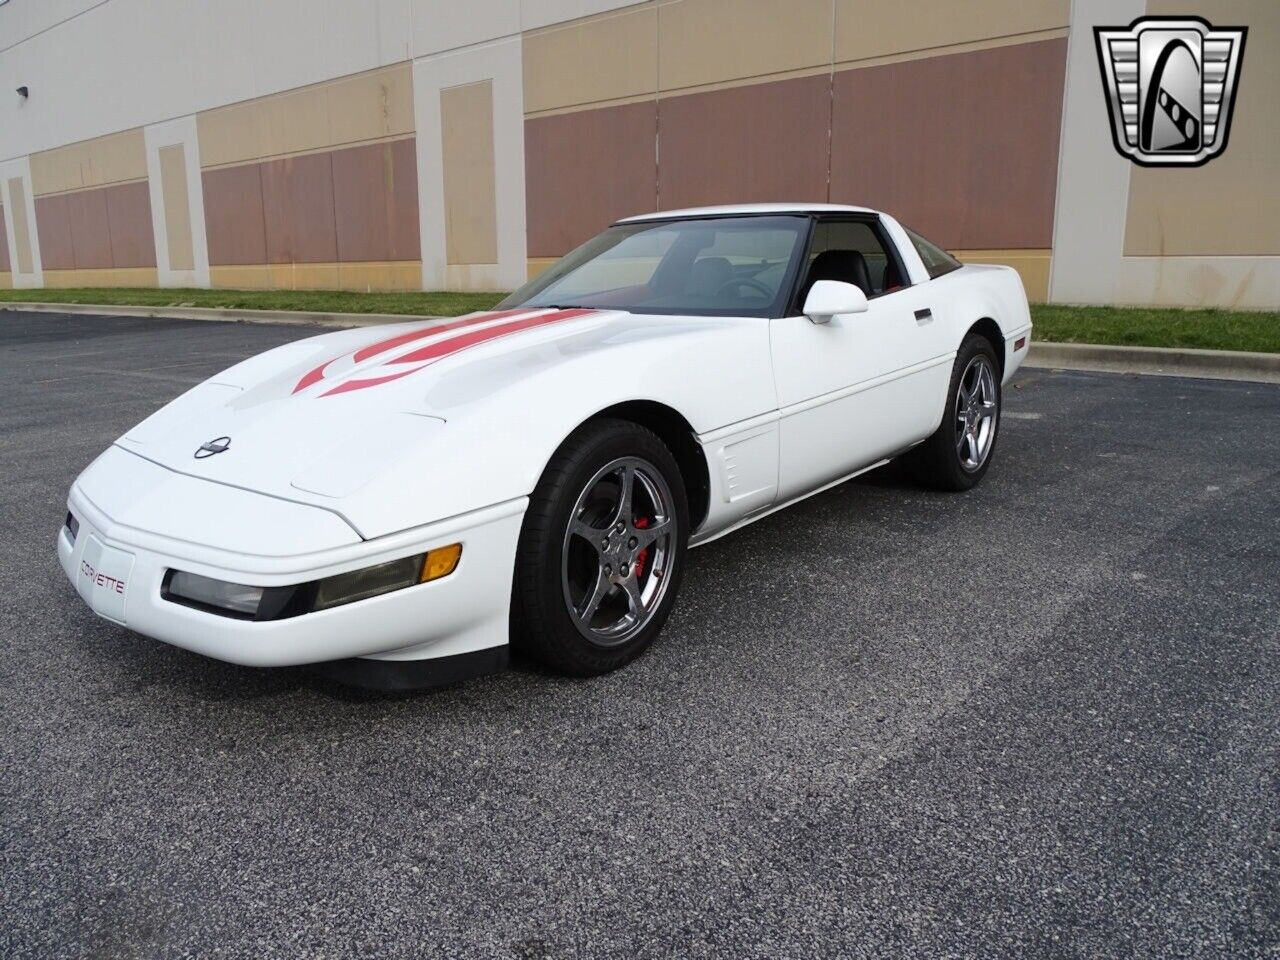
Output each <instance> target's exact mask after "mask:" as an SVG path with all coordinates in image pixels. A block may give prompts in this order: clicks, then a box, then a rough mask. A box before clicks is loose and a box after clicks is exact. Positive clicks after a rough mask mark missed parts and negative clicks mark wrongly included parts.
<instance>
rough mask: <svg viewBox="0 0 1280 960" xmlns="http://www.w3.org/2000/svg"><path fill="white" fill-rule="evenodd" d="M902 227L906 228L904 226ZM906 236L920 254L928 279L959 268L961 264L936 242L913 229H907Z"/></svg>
mask: <svg viewBox="0 0 1280 960" xmlns="http://www.w3.org/2000/svg"><path fill="white" fill-rule="evenodd" d="M903 229H906V228H905V227H904V228H903ZM907 236H908V237H910V238H911V244H912V246H914V247H915V248H916V253H918V254H920V259H921V260H923V261H924V268H925V270H927V271H928V272H929V277H930V279H936V278H938V277H940V276H942V275H943V274H944V273H950V272H951V271H952V270H959V269H960V267H961V266H963V264H961V263H960V261H959V260H957V259H956V258H955V257H953V256H952V255H951V254H949V253H947V251H945V250H943V249H942V248H941V247H940V246H938V245H937V244H936V243H930V242H929V241H928V240H926V239H925V238H924V237H922V236H920V234H918V233H916V232H915V231H914V230H907Z"/></svg>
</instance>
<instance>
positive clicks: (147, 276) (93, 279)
mask: <svg viewBox="0 0 1280 960" xmlns="http://www.w3.org/2000/svg"><path fill="white" fill-rule="evenodd" d="M44 285H45V286H46V287H48V288H50V289H57V290H67V289H70V288H73V287H155V286H158V285H159V281H158V279H157V275H156V269H155V267H135V268H132V269H121V268H104V269H99V270H46V271H45V272H44Z"/></svg>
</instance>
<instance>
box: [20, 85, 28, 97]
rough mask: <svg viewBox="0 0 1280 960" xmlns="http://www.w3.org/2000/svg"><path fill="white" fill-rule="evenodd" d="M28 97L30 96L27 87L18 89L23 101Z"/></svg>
mask: <svg viewBox="0 0 1280 960" xmlns="http://www.w3.org/2000/svg"><path fill="white" fill-rule="evenodd" d="M27 95H28V91H27V88H26V87H25V86H22V87H19V88H18V96H20V97H21V98H22V99H23V100H25V99H27Z"/></svg>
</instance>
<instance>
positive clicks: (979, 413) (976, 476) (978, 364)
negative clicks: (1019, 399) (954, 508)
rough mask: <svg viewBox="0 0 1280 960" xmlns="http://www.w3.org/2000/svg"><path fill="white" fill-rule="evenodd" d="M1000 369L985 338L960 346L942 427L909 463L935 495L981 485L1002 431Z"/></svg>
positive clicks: (910, 456)
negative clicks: (936, 492) (933, 488)
mask: <svg viewBox="0 0 1280 960" xmlns="http://www.w3.org/2000/svg"><path fill="white" fill-rule="evenodd" d="M999 369H1000V367H999V364H998V363H997V362H996V352H995V350H994V349H993V348H992V346H991V343H990V342H989V341H988V340H987V339H986V338H985V337H979V336H970V337H968V338H967V339H966V340H965V341H964V343H962V344H961V345H960V351H959V352H958V353H957V355H956V362H955V366H954V367H953V368H952V371H951V383H950V386H949V388H948V390H947V406H946V410H945V412H944V413H943V415H942V424H941V425H940V426H939V427H938V429H937V430H936V431H935V432H934V434H933V436H931V437H930V438H929V439H928V440H926V441H925V442H924V443H922V444H920V446H918V447H917V448H916V449H915V450H912V451H911V453H910V454H909V455H908V457H907V462H908V464H909V465H910V466H911V467H912V468H913V470H914V472H915V474H916V476H917V477H919V479H920V480H921V481H923V482H924V483H926V484H928V485H929V486H931V487H936V488H937V489H939V490H968V489H970V488H972V487H976V486H977V485H978V483H979V482H980V481H981V480H982V478H983V476H984V475H985V474H986V472H987V468H988V467H989V466H991V458H992V455H993V454H994V453H995V448H996V437H997V434H998V432H999V429H1000V402H1001V393H1000V375H999V373H998V371H999Z"/></svg>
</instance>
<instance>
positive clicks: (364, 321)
mask: <svg viewBox="0 0 1280 960" xmlns="http://www.w3.org/2000/svg"><path fill="white" fill-rule="evenodd" d="M5 310H14V311H21V312H22V313H68V314H75V315H80V316H90V317H151V318H154V319H157V320H217V321H221V322H223V323H285V324H294V325H298V326H312V327H373V326H379V325H381V324H384V323H403V322H405V321H407V320H431V319H435V318H433V317H428V316H419V315H417V314H409V313H308V312H305V311H302V310H238V309H234V308H224V307H120V306H107V305H106V304H101V305H100V304H87V303H13V302H4V303H0V311H5Z"/></svg>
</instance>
